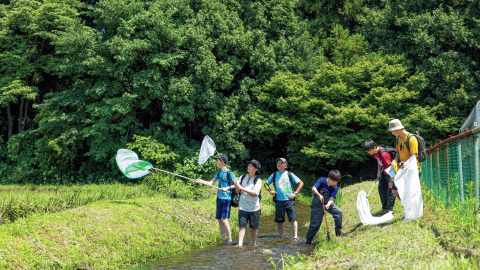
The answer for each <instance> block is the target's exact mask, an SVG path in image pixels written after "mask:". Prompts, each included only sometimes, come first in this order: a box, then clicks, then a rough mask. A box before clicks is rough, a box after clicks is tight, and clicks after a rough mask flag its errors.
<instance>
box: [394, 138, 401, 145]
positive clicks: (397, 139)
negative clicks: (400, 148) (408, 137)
mask: <svg viewBox="0 0 480 270" xmlns="http://www.w3.org/2000/svg"><path fill="white" fill-rule="evenodd" d="M398 138H400V137H397V142H396V143H395V146H397V145H398Z"/></svg>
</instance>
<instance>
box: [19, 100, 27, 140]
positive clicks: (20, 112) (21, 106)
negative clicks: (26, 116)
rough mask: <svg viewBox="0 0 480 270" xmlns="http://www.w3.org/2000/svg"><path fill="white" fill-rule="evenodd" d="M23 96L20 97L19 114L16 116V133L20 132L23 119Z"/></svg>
mask: <svg viewBox="0 0 480 270" xmlns="http://www.w3.org/2000/svg"><path fill="white" fill-rule="evenodd" d="M24 100H25V99H24V98H23V97H22V98H21V101H20V111H19V114H20V116H18V133H20V132H22V131H23V130H22V120H23V102H24Z"/></svg>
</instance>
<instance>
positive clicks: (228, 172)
mask: <svg viewBox="0 0 480 270" xmlns="http://www.w3.org/2000/svg"><path fill="white" fill-rule="evenodd" d="M231 180H232V179H230V170H227V181H228V184H229V185H230V181H231Z"/></svg>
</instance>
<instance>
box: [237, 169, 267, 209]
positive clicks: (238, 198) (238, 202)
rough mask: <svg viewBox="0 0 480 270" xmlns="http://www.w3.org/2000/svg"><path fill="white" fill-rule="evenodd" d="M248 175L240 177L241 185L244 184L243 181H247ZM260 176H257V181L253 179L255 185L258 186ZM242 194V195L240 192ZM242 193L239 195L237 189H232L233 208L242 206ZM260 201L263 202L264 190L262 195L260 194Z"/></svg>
mask: <svg viewBox="0 0 480 270" xmlns="http://www.w3.org/2000/svg"><path fill="white" fill-rule="evenodd" d="M245 176H246V174H244V175H242V176H240V185H241V184H242V183H243V179H245ZM258 179H259V178H258V176H255V179H253V185H256V184H257V181H258ZM240 193H242V192H241V191H240ZM240 193H237V191H236V190H235V189H232V207H238V206H239V205H240ZM258 199H259V201H261V200H262V190H261V189H260V193H259V194H258Z"/></svg>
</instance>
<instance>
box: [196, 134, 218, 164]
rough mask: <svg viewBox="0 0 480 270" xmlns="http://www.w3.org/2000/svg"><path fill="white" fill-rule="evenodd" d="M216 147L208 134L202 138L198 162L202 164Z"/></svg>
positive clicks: (212, 153)
mask: <svg viewBox="0 0 480 270" xmlns="http://www.w3.org/2000/svg"><path fill="white" fill-rule="evenodd" d="M215 151H216V147H215V143H214V142H213V140H212V138H210V137H209V136H208V135H207V136H205V138H203V141H202V147H201V148H200V154H199V155H198V164H200V165H201V164H203V163H205V162H206V161H207V159H208V158H209V157H211V156H213V155H214V154H215Z"/></svg>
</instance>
